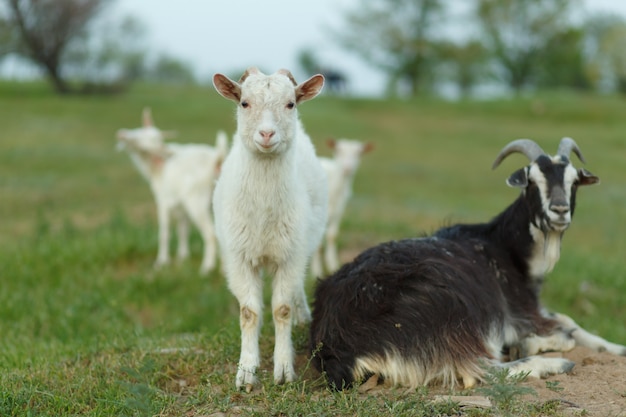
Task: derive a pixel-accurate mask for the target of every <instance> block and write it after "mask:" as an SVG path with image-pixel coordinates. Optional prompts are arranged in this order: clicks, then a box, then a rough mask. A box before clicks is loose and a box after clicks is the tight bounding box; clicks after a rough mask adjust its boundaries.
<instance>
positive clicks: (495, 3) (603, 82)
mask: <svg viewBox="0 0 626 417" xmlns="http://www.w3.org/2000/svg"><path fill="white" fill-rule="evenodd" d="M110 4H111V2H110V1H109V0H0V60H1V59H2V58H3V57H7V56H10V55H14V56H19V57H22V58H24V59H26V60H28V61H29V62H31V63H34V64H35V65H36V66H37V67H38V68H40V69H41V70H42V72H43V73H44V74H45V76H46V78H47V79H48V80H49V82H50V83H51V84H52V85H53V86H54V89H55V91H57V92H58V93H61V94H67V93H72V92H102V91H119V90H123V89H124V88H125V87H126V86H127V85H129V84H130V83H131V82H132V81H134V80H137V79H149V80H155V81H165V82H194V81H195V76H194V74H193V71H192V69H191V67H190V65H188V64H186V63H184V62H182V61H180V60H178V59H176V58H174V57H172V56H168V55H166V54H161V55H159V56H157V57H156V58H152V59H150V57H149V56H148V55H147V53H146V50H147V48H146V46H145V32H146V31H145V28H144V27H143V26H142V24H141V22H140V21H138V20H137V19H134V18H131V17H127V18H125V19H121V20H120V21H118V22H116V23H115V24H109V25H108V26H107V25H104V24H103V23H102V21H101V19H98V17H99V16H100V15H101V14H102V12H103V10H104V9H106V7H107V6H108V5H110ZM459 8H463V9H464V10H465V14H464V15H463V16H462V17H459V16H455V11H458V9H459ZM342 14H343V21H342V24H341V26H340V27H338V28H330V29H329V31H328V32H329V33H330V35H331V36H332V38H333V39H335V40H336V42H338V44H339V45H340V46H341V47H342V48H344V49H345V50H346V51H347V52H349V53H354V54H356V55H357V56H359V57H360V58H361V59H362V60H363V61H365V62H366V63H368V64H369V65H371V66H373V67H376V68H377V69H379V70H382V71H383V72H384V73H385V74H386V75H387V79H388V90H389V91H390V92H398V91H399V90H402V91H404V92H405V93H406V94H409V95H412V96H415V95H418V94H422V93H429V92H432V91H434V90H436V89H437V88H440V87H441V85H443V84H448V85H450V84H452V85H454V86H456V88H457V90H458V91H459V92H460V94H461V95H470V94H471V93H472V92H473V91H474V90H475V89H476V88H477V87H478V86H481V85H485V84H490V83H491V84H497V85H503V86H506V87H507V88H508V89H510V90H511V91H513V92H516V93H520V92H522V91H525V90H534V89H546V88H574V89H580V90H590V91H594V90H595V91H616V92H620V93H622V94H626V21H625V20H624V17H620V16H617V15H615V14H596V15H586V14H585V13H583V4H582V0H464V1H463V0H393V1H389V0H362V1H360V2H359V4H358V7H357V8H355V9H354V10H347V11H342ZM300 62H301V65H302V67H303V68H305V70H306V69H311V70H312V69H313V68H314V67H319V65H317V62H316V60H315V58H314V57H313V56H312V54H311V53H310V52H308V51H304V52H303V53H302V54H301V56H300Z"/></svg>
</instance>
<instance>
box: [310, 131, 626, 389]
mask: <svg viewBox="0 0 626 417" xmlns="http://www.w3.org/2000/svg"><path fill="white" fill-rule="evenodd" d="M571 151H574V152H575V153H576V155H578V157H579V158H580V160H581V161H584V160H583V157H582V155H581V153H580V150H579V148H578V147H577V146H576V143H575V142H574V141H573V140H572V139H570V138H563V139H562V141H561V142H560V145H559V148H558V152H557V154H556V156H553V157H552V156H549V155H546V154H545V153H544V152H543V150H542V149H541V148H540V147H539V146H538V145H537V144H536V143H535V142H533V141H531V140H529V139H519V140H516V141H513V142H511V143H510V144H508V145H507V146H505V147H504V149H503V150H502V151H501V152H500V154H499V155H498V157H497V158H496V160H495V162H494V164H493V167H494V168H495V167H497V166H498V165H499V164H500V162H501V161H502V160H503V159H504V158H505V157H506V156H507V155H509V154H511V153H513V152H521V153H523V154H524V155H526V156H527V157H528V158H529V159H530V161H531V163H530V165H528V166H526V167H524V168H522V169H520V170H518V171H516V172H514V173H513V174H512V175H511V176H510V177H509V178H508V180H507V183H508V184H509V185H510V186H513V187H519V188H521V189H522V193H521V195H520V196H519V198H517V200H515V202H514V203H513V204H511V205H510V206H509V207H508V208H507V209H506V210H504V211H503V212H502V213H500V214H499V215H498V216H497V217H495V218H494V219H493V220H491V221H490V222H489V223H484V224H457V225H453V226H450V227H446V228H442V229H440V230H439V231H437V232H436V233H435V234H434V235H432V236H430V237H424V238H416V239H407V240H401V241H392V242H387V243H383V244H381V245H378V246H376V247H373V248H370V249H368V250H366V251H365V252H363V253H362V254H361V255H359V256H358V257H357V258H356V259H355V260H354V261H353V262H352V263H349V264H346V265H344V266H343V267H342V268H341V269H340V270H339V271H338V272H337V273H336V274H334V275H332V276H330V277H329V278H327V279H325V280H320V281H319V284H318V287H317V289H316V292H315V302H314V309H313V321H312V323H311V345H310V348H311V351H312V355H313V364H314V366H315V367H316V368H317V369H318V370H320V371H324V372H325V373H326V375H327V378H328V382H329V384H330V385H331V386H332V387H335V388H337V389H341V388H343V387H347V386H350V385H352V384H353V383H355V382H357V381H359V380H363V379H365V378H367V377H369V376H374V375H375V376H380V377H383V378H385V379H387V380H388V381H389V382H391V383H392V384H395V385H404V386H409V387H416V386H419V385H426V384H428V383H430V382H433V381H438V382H441V383H443V384H444V385H448V386H454V385H455V384H456V382H457V378H458V377H460V378H461V379H462V381H463V385H464V386H465V387H472V386H473V385H474V384H476V383H477V382H478V381H479V380H481V377H482V375H483V372H484V369H483V366H484V365H493V366H505V367H507V368H509V369H510V370H511V371H512V372H514V373H519V372H530V375H531V376H534V377H543V376H546V375H549V374H553V373H565V372H568V371H570V370H571V369H572V367H573V366H574V363H572V362H570V361H568V360H566V359H564V358H547V357H542V356H538V355H536V354H537V353H540V352H545V351H567V350H570V349H572V348H573V347H574V346H575V345H581V346H586V347H589V348H592V349H595V350H597V351H604V350H606V351H609V352H612V353H614V354H618V355H626V347H624V346H620V345H617V344H614V343H610V342H607V341H606V340H604V339H601V338H600V337H597V336H594V335H591V334H590V333H588V332H586V331H585V330H583V329H582V328H580V327H579V326H578V325H577V324H576V323H575V322H574V321H573V320H572V319H570V318H569V317H567V316H564V315H562V314H549V313H547V312H545V311H544V310H543V309H542V307H541V304H540V301H539V297H540V290H541V286H542V283H543V279H544V276H545V274H547V273H548V272H550V271H551V270H552V268H553V267H554V265H555V264H556V262H557V260H558V258H559V253H560V246H561V238H562V236H563V233H564V232H565V230H566V229H567V228H568V227H569V225H570V222H571V219H572V217H571V216H572V214H573V213H574V208H575V203H576V191H577V189H578V187H579V186H583V185H589V184H595V183H596V182H598V178H597V177H596V176H594V175H593V174H591V173H590V172H588V171H586V170H585V169H578V170H577V169H576V168H574V166H573V165H572V164H571V162H570V160H569V155H570V153H571ZM507 348H508V349H509V352H510V354H511V356H513V357H511V358H510V360H512V361H511V362H506V363H503V362H502V360H503V357H502V355H503V351H505V350H506V349H507ZM514 352H518V354H519V355H518V356H515V355H514ZM520 357H521V359H518V358H520ZM514 359H517V360H514Z"/></svg>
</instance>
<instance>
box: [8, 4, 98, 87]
mask: <svg viewBox="0 0 626 417" xmlns="http://www.w3.org/2000/svg"><path fill="white" fill-rule="evenodd" d="M108 3H109V2H108V1H107V0H3V6H4V7H0V22H2V23H0V27H1V28H4V30H3V31H2V32H6V33H5V34H4V35H3V36H2V38H3V40H5V41H7V42H10V43H9V44H8V45H5V48H7V49H8V50H9V51H10V52H13V53H16V54H18V55H21V56H24V57H26V58H27V59H30V60H31V61H33V62H34V63H36V64H37V65H38V66H39V67H40V68H42V69H43V70H44V71H45V74H46V76H47V78H48V79H49V80H50V82H51V83H52V85H53V86H54V88H55V90H56V91H57V92H58V93H61V94H65V93H69V92H71V87H70V85H69V83H68V82H67V81H66V79H65V78H64V76H63V74H62V71H61V66H62V62H63V55H64V53H65V51H66V49H67V47H68V45H69V44H70V42H72V40H74V39H76V38H78V37H81V36H84V35H85V33H86V31H87V29H88V25H89V22H91V21H92V19H93V18H94V17H95V16H97V15H98V13H99V12H100V11H101V9H102V8H103V7H104V6H105V5H106V4H108Z"/></svg>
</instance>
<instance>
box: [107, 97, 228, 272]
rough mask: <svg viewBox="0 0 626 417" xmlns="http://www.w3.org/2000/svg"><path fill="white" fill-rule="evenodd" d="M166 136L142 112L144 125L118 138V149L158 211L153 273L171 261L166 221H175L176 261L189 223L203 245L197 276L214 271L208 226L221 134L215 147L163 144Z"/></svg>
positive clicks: (182, 254) (224, 145) (223, 149)
mask: <svg viewBox="0 0 626 417" xmlns="http://www.w3.org/2000/svg"><path fill="white" fill-rule="evenodd" d="M166 136H167V134H166V132H163V131H161V130H160V129H158V128H156V127H155V126H154V124H153V123H152V116H151V114H150V110H149V109H145V110H144V125H143V127H141V128H137V129H121V130H119V131H118V132H117V138H118V147H119V148H122V149H125V150H126V151H128V153H129V155H130V157H131V160H132V161H133V163H134V165H135V167H136V168H137V169H138V170H139V172H140V173H141V174H142V176H143V177H144V178H145V179H146V180H147V181H148V183H149V184H150V189H151V190H152V194H153V195H154V199H155V202H156V206H157V216H158V222H159V250H158V255H157V258H156V261H155V266H156V267H161V266H163V265H166V264H168V263H169V261H170V256H169V240H170V239H169V238H170V219H171V217H175V219H176V221H177V232H178V250H177V257H178V258H179V259H185V258H187V257H188V256H189V243H188V240H189V221H188V219H191V221H192V222H193V223H194V224H195V225H196V227H197V228H198V230H199V231H200V234H201V235H202V239H203V241H204V255H203V259H202V265H201V267H200V273H201V274H206V273H208V272H209V271H211V270H212V269H213V268H214V267H215V263H216V246H217V244H216V239H215V232H214V228H213V221H212V220H211V212H210V208H211V196H212V193H213V188H214V185H215V180H216V179H217V177H218V175H219V170H220V166H221V163H222V161H223V160H224V158H225V157H226V153H227V152H228V140H227V137H226V134H225V133H224V132H221V131H220V132H218V135H217V139H216V147H212V146H209V145H204V144H177V143H165V141H164V139H165V137H166Z"/></svg>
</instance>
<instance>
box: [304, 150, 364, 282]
mask: <svg viewBox="0 0 626 417" xmlns="http://www.w3.org/2000/svg"><path fill="white" fill-rule="evenodd" d="M326 143H327V144H328V146H329V147H330V148H331V149H333V153H334V157H333V158H325V157H320V158H319V159H320V162H321V163H322V166H323V167H324V170H325V171H326V175H327V176H328V222H327V223H326V232H325V236H324V240H325V243H326V248H325V250H324V264H325V266H326V272H335V271H336V270H337V269H339V255H338V253H337V234H338V233H339V226H340V225H341V218H342V216H343V213H344V211H345V210H346V205H347V204H348V200H349V199H350V196H351V195H352V183H353V182H354V175H355V174H356V170H357V168H358V167H359V163H360V162H361V155H363V154H365V153H367V152H369V151H371V150H372V149H373V148H374V146H373V145H372V144H371V143H363V142H360V141H358V140H352V139H338V140H334V139H328V141H327V142H326ZM322 249H323V245H320V246H319V247H318V249H317V251H315V254H314V255H313V261H312V262H311V272H312V274H313V275H314V276H316V277H321V276H322V275H323V274H324V267H323V266H322Z"/></svg>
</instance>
